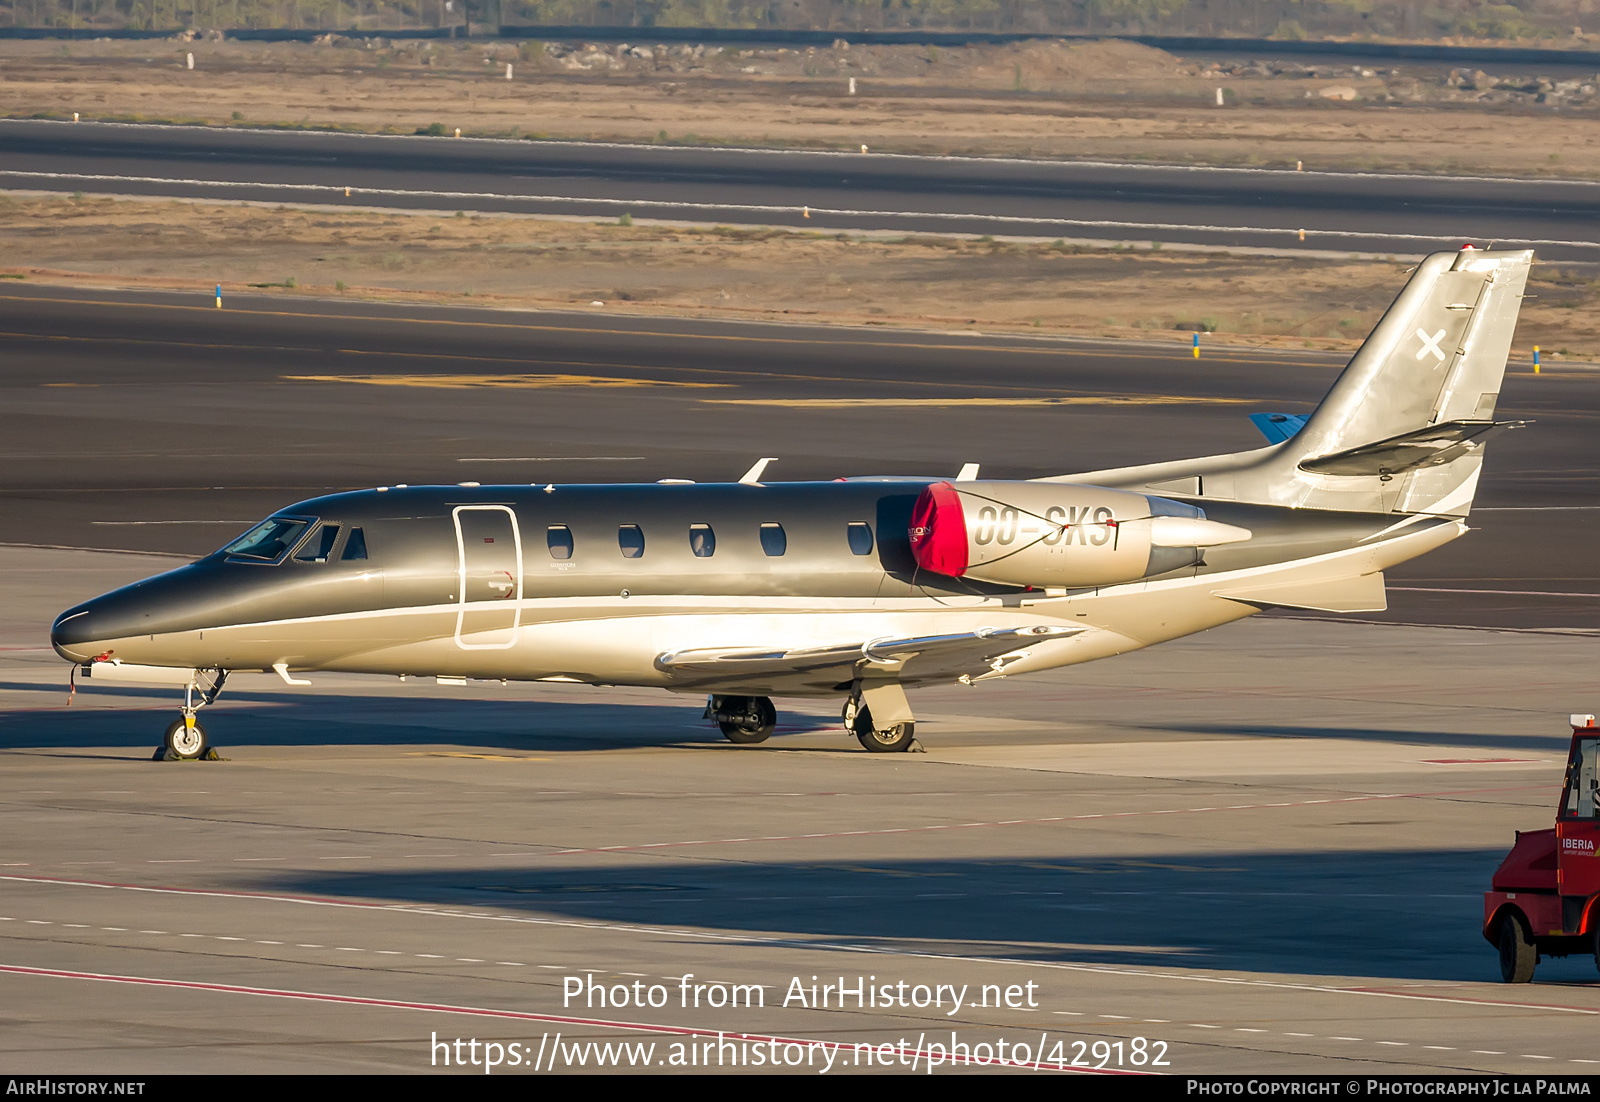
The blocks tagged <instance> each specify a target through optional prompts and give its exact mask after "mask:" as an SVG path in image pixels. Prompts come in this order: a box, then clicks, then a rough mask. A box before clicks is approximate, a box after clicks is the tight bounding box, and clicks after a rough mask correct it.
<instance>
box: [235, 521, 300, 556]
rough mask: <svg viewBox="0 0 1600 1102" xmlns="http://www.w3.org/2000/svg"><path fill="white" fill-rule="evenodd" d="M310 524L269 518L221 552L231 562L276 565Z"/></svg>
mask: <svg viewBox="0 0 1600 1102" xmlns="http://www.w3.org/2000/svg"><path fill="white" fill-rule="evenodd" d="M310 524H311V522H310V521H306V520H297V519H295V518H294V517H268V518H267V519H266V520H264V521H262V522H261V523H260V524H258V525H256V526H255V527H254V528H252V529H250V531H248V532H246V533H245V534H244V535H242V536H240V537H239V538H238V539H236V540H234V541H233V542H232V543H230V544H228V546H226V547H224V548H223V549H222V553H223V554H225V555H227V556H228V557H229V558H230V559H245V560H248V561H251V562H261V563H275V562H279V561H281V560H282V559H283V557H284V556H285V555H287V554H288V553H289V551H290V549H291V548H293V547H294V545H295V544H296V543H298V542H299V541H300V536H301V535H302V534H303V533H304V532H305V530H306V528H307V526H308V525H310Z"/></svg>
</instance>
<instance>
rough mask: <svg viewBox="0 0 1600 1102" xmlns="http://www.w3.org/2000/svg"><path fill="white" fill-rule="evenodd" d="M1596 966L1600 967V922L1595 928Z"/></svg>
mask: <svg viewBox="0 0 1600 1102" xmlns="http://www.w3.org/2000/svg"><path fill="white" fill-rule="evenodd" d="M1594 966H1595V967H1596V968H1600V923H1595V928H1594Z"/></svg>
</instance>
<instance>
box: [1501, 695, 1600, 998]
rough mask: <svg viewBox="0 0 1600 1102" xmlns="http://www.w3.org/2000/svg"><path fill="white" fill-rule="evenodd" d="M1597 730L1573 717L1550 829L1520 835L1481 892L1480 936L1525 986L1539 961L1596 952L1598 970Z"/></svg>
mask: <svg viewBox="0 0 1600 1102" xmlns="http://www.w3.org/2000/svg"><path fill="white" fill-rule="evenodd" d="M1597 755H1600V729H1597V728H1596V727H1595V719H1594V716H1587V715H1575V716H1573V717H1572V752H1571V753H1570V754H1569V755H1568V757H1567V783H1566V787H1565V788H1564V789H1563V790H1562V792H1561V803H1560V805H1559V806H1558V807H1557V809H1556V825H1555V826H1554V827H1552V828H1551V829H1549V830H1530V831H1521V830H1519V831H1517V842H1516V845H1514V846H1512V847H1511V852H1510V853H1508V854H1507V855H1506V859H1505V860H1504V861H1502V862H1500V867H1499V868H1498V869H1496V870H1495V874H1494V881H1493V889H1492V890H1490V891H1487V892H1484V893H1483V936H1484V937H1485V938H1487V939H1488V940H1489V944H1491V945H1494V946H1496V947H1497V948H1499V950H1500V974H1501V976H1502V977H1503V978H1504V979H1505V981H1506V982H1507V983H1527V982H1528V981H1529V980H1531V979H1533V969H1534V966H1535V965H1537V964H1538V963H1539V960H1540V958H1541V957H1543V956H1552V957H1564V956H1569V955H1571V954H1573V953H1593V954H1594V958H1595V964H1596V966H1600V761H1597V760H1596V759H1597Z"/></svg>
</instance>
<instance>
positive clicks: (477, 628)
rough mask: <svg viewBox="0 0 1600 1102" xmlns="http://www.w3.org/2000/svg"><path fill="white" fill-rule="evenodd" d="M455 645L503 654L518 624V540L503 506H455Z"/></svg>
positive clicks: (514, 522)
mask: <svg viewBox="0 0 1600 1102" xmlns="http://www.w3.org/2000/svg"><path fill="white" fill-rule="evenodd" d="M454 515H455V523H456V548H457V554H458V558H457V568H458V573H459V577H458V579H457V581H458V585H459V594H458V601H459V605H458V607H459V611H458V612H457V613H456V646H458V647H460V648H461V649H462V650H507V649H509V648H511V647H514V646H516V644H517V629H518V627H519V626H520V624H521V621H522V536H521V533H520V532H519V531H518V530H517V515H516V514H515V513H514V512H512V511H511V508H510V507H509V506H506V505H457V506H456V507H455V510H454Z"/></svg>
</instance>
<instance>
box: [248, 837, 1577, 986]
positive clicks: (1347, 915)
mask: <svg viewBox="0 0 1600 1102" xmlns="http://www.w3.org/2000/svg"><path fill="white" fill-rule="evenodd" d="M1502 856H1503V854H1502V853H1501V852H1500V851H1488V850H1379V851H1351V850H1329V851H1320V852H1314V853H1308V852H1300V853H1274V854H1263V853H1238V852H1235V853H1207V854H1204V855H1201V856H1196V855H1180V856H1173V857H1170V858H1163V857H1148V856H1141V857H1139V858H1137V859H1131V858H1130V859H1117V858H1106V857H1095V858H1083V859H1076V858H1073V857H1069V856H1061V857H1051V858H1045V859H1029V860H1003V859H1002V860H992V861H991V860H979V861H972V860H933V861H907V860H891V861H884V860H878V859H864V860H863V861H861V862H859V863H852V862H849V861H846V860H828V861H816V862H806V863H803V864H780V863H764V862H752V863H733V862H726V863H724V862H719V863H716V864H714V865H713V864H696V865H680V864H673V865H661V864H654V863H652V864H650V865H648V866H639V865H634V866H633V867H631V868H625V869H623V868H618V867H617V866H616V865H614V864H608V865H605V866H598V865H591V866H588V867H583V866H576V867H574V866H571V865H566V864H563V867H562V868H560V869H553V870H550V871H538V870H528V869H519V870H511V869H505V868H498V869H491V868H466V869H438V870H434V871H429V872H417V873H410V872H408V873H369V874H353V875H352V874H326V875H320V874H309V875H308V874H303V873H302V874H296V875H289V876H285V877H274V878H271V879H270V880H268V881H267V885H266V886H268V887H269V888H270V889H271V890H276V891H284V890H288V891H294V892H297V893H298V892H303V893H309V894H312V895H316V896H320V897H328V896H335V897H356V898H362V899H387V900H394V901H396V902H400V903H405V904H435V905H438V904H443V905H450V906H460V905H462V904H468V903H470V904H473V905H476V906H480V907H489V908H493V909H495V910H497V911H499V912H501V913H507V914H514V913H519V912H520V913H523V914H526V915H527V916H529V917H535V916H538V917H544V918H551V919H558V920H569V921H570V920H573V919H578V920H590V921H596V922H625V923H639V924H643V925H649V926H670V927H678V928H681V927H695V928H700V929H705V930H710V931H715V932H716V933H717V934H718V935H720V936H721V937H724V938H726V936H727V935H729V934H733V935H738V934H740V933H749V934H750V935H751V936H752V938H756V937H759V938H760V939H761V940H762V941H770V940H771V939H774V938H776V939H777V940H779V941H782V942H785V943H787V944H792V945H793V946H794V947H795V948H796V950H797V952H796V953H795V955H794V957H793V959H794V961H795V964H794V967H795V968H796V969H804V968H806V967H808V966H807V965H806V964H805V963H804V959H805V958H804V955H803V954H804V951H805V949H806V948H808V947H809V948H813V949H823V948H825V947H829V946H832V947H837V946H838V945H841V944H844V945H850V946H858V947H862V948H868V949H877V950H883V949H887V948H890V947H892V948H894V949H896V950H899V951H908V950H909V951H913V952H921V953H933V954H941V953H949V954H953V955H960V956H1003V957H1008V958H1022V959H1029V960H1037V961H1058V962H1079V963H1084V964H1091V965H1115V966H1122V967H1127V966H1141V967H1158V968H1170V967H1178V968H1207V969H1221V970H1225V971H1227V972H1230V973H1237V972H1248V973H1256V974H1261V973H1289V974H1299V975H1321V976H1360V977H1380V978H1387V979H1395V980H1432V981H1447V982H1448V981H1465V982H1483V981H1497V980H1498V979H1499V970H1498V969H1499V966H1498V961H1497V957H1496V955H1495V951H1494V949H1493V947H1492V946H1490V945H1489V944H1488V943H1487V942H1486V941H1484V939H1483V937H1482V936H1481V934H1480V933H1479V923H1480V922H1481V921H1482V902H1481V899H1482V896H1481V894H1480V893H1481V892H1482V890H1483V888H1484V886H1485V885H1486V884H1487V882H1488V879H1489V875H1490V873H1491V872H1492V871H1493V869H1494V868H1495V865H1496V864H1497V863H1498V862H1499V860H1500V858H1501V857H1502ZM252 886H257V887H260V886H262V885H261V883H260V882H258V881H252ZM776 931H781V932H782V933H778V934H775V933H774V932H776ZM528 937H529V940H530V941H537V940H538V939H539V938H540V934H539V933H538V928H537V927H530V928H529V931H528ZM723 943H724V944H725V942H723ZM717 952H718V950H717V948H716V943H711V944H708V945H707V946H706V954H707V958H708V959H707V961H706V967H707V969H710V968H712V967H713V966H714V965H715V963H716V954H717ZM829 967H830V968H833V969H837V967H838V966H837V964H832V965H830V966H829ZM890 967H891V966H890V965H889V963H888V962H886V961H884V960H882V959H881V958H878V959H877V960H876V962H874V960H873V959H872V958H870V957H864V958H863V960H862V962H861V964H860V970H861V971H862V972H864V973H866V972H875V973H877V974H879V975H880V976H881V975H883V974H884V973H885V969H886V968H890ZM916 967H917V968H918V969H919V970H922V971H926V970H928V969H930V968H931V969H933V970H936V971H937V970H940V969H941V968H942V969H943V970H945V971H948V970H949V967H952V966H941V965H937V964H930V963H927V962H919V963H918V964H917V966H916ZM905 968H906V965H905V964H900V965H895V966H894V967H893V969H891V970H894V969H899V970H901V971H904V970H905ZM1540 979H1541V980H1542V981H1545V982H1562V981H1565V982H1569V983H1581V984H1596V983H1600V976H1597V975H1596V972H1595V965H1594V961H1593V958H1592V957H1589V956H1581V957H1579V956H1574V957H1568V958H1564V959H1552V960H1549V961H1547V962H1546V963H1545V964H1544V965H1543V966H1541V971H1540Z"/></svg>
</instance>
